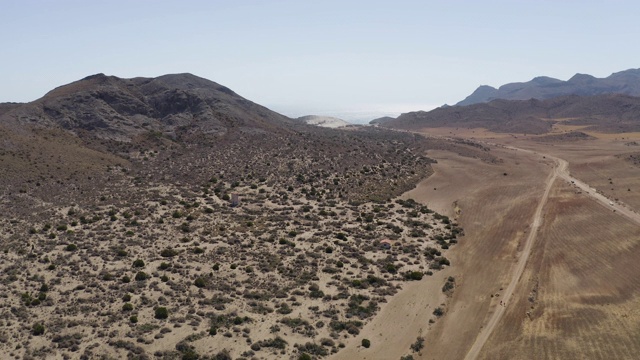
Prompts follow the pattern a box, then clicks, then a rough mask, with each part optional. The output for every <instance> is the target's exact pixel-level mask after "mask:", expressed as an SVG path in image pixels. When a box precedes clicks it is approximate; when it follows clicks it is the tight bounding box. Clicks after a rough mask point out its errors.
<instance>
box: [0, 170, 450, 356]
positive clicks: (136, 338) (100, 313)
mask: <svg viewBox="0 0 640 360" xmlns="http://www.w3.org/2000/svg"><path fill="white" fill-rule="evenodd" d="M114 185H116V187H121V188H126V187H130V186H131V184H127V183H122V184H114ZM208 189H210V191H209V190H208ZM231 192H234V193H239V194H241V204H240V205H239V206H237V207H230V206H229V201H227V200H226V199H227V196H226V195H228V194H229V193H231ZM320 194H321V192H319V191H318V190H315V191H314V189H313V187H312V186H311V185H307V184H306V183H304V182H302V181H301V182H300V183H299V184H298V185H297V186H296V187H295V188H294V189H291V188H283V187H274V186H273V185H269V184H268V183H267V181H266V180H265V181H260V180H259V179H258V180H256V181H255V182H252V183H251V184H230V183H227V182H225V181H224V180H223V179H221V178H216V177H212V178H211V179H210V180H209V181H208V182H206V183H204V184H201V186H200V187H199V188H198V191H197V192H194V191H191V190H189V189H185V188H182V187H180V186H171V185H165V186H158V187H148V188H143V187H140V186H138V187H137V188H136V195H135V198H134V199H131V200H130V201H129V202H128V203H119V204H117V205H116V204H113V203H110V201H108V200H107V199H104V200H103V201H102V202H98V203H97V204H96V205H93V206H90V207H83V206H70V207H64V208H56V207H54V208H50V209H48V212H47V214H48V215H47V216H43V217H42V218H41V219H40V220H39V221H26V220H19V219H17V218H16V219H11V218H7V219H6V220H5V222H4V223H3V228H4V232H3V234H2V236H3V238H4V239H5V241H3V244H2V249H1V250H2V251H3V254H4V255H3V260H2V270H3V271H2V273H3V277H2V283H3V285H4V286H3V288H4V290H3V292H2V294H0V296H2V297H3V298H4V299H5V301H4V302H3V305H2V309H1V313H2V316H1V317H2V318H3V319H4V321H3V324H2V325H3V326H2V332H1V338H0V340H1V341H2V347H3V352H6V353H8V354H9V355H10V356H15V357H23V356H25V357H29V356H34V357H38V356H43V355H45V354H49V355H53V354H56V353H58V354H63V355H65V354H66V356H71V357H75V356H80V355H81V356H85V357H87V358H93V357H98V356H107V355H108V356H115V357H122V356H130V357H131V356H137V357H138V358H144V357H145V354H146V355H147V356H151V355H155V356H156V357H158V356H159V357H161V358H162V357H164V358H172V357H175V356H178V355H179V354H180V353H181V354H182V355H184V354H191V353H193V354H195V353H201V354H203V355H210V356H213V355H215V354H212V353H208V354H207V351H206V350H207V349H206V347H205V344H210V343H211V339H212V338H213V340H215V344H217V346H216V348H217V349H218V350H221V349H222V348H226V349H228V350H229V351H230V352H231V355H232V356H233V357H234V358H237V357H241V356H242V357H247V358H251V357H253V356H256V354H257V355H258V356H261V357H265V356H266V357H270V358H282V357H291V356H298V355H300V354H302V353H310V354H312V355H314V356H324V355H327V354H329V353H331V352H336V351H337V350H338V349H339V347H340V346H341V343H342V341H343V339H344V338H345V337H348V336H353V335H357V334H358V332H359V329H360V328H361V327H362V325H363V324H364V323H365V322H367V321H368V320H369V319H370V318H371V317H372V316H373V315H374V314H375V313H376V312H377V311H378V306H379V305H378V304H380V303H384V302H386V301H387V299H388V298H389V297H390V296H392V295H393V294H395V293H396V292H397V291H398V289H399V288H400V287H401V283H402V282H404V281H410V280H419V279H421V278H422V276H423V275H424V274H427V275H428V274H431V272H432V271H435V270H437V269H440V268H441V267H442V266H443V265H448V264H449V262H448V260H447V259H446V258H445V257H443V256H442V255H441V252H442V251H443V250H445V249H447V248H448V247H449V246H450V245H452V244H454V243H456V242H457V237H458V236H459V235H460V233H461V229H460V228H458V227H457V225H456V224H455V223H452V222H451V221H450V220H449V219H448V218H447V217H444V216H440V215H438V214H435V213H433V212H432V211H431V210H429V209H428V208H426V207H425V206H422V205H419V204H417V203H415V202H413V201H408V200H407V201H405V200H397V201H395V202H382V203H353V202H351V203H349V202H347V201H343V200H339V199H324V198H323V197H322V196H321V195H320ZM25 196H26V195H25ZM382 239H390V240H392V241H393V246H391V248H390V249H388V250H387V249H384V248H382V247H381V245H380V242H379V241H380V240H382ZM162 308H166V310H167V312H168V318H166V319H163V318H161V319H158V314H157V311H158V309H162ZM40 325H42V326H43V330H44V334H38V332H39V331H40V330H36V327H37V326H40ZM163 338H165V339H167V340H169V341H165V340H159V339H163ZM274 339H275V340H274ZM43 340H44V341H43ZM176 344H177V345H176ZM127 354H128V355H127Z"/></svg>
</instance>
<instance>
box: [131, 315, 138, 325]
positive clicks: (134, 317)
mask: <svg viewBox="0 0 640 360" xmlns="http://www.w3.org/2000/svg"><path fill="white" fill-rule="evenodd" d="M129 321H130V322H131V323H132V324H135V323H137V322H138V317H137V316H135V315H131V316H130V317H129Z"/></svg>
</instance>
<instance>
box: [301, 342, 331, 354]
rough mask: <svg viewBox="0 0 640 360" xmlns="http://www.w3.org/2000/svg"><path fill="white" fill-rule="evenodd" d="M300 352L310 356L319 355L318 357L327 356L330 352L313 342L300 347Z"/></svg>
mask: <svg viewBox="0 0 640 360" xmlns="http://www.w3.org/2000/svg"><path fill="white" fill-rule="evenodd" d="M298 351H303V352H305V353H308V354H312V355H317V356H327V355H328V352H327V349H325V348H324V347H323V346H322V345H318V344H314V343H311V342H308V343H305V344H304V345H298Z"/></svg>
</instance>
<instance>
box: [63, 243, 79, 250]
mask: <svg viewBox="0 0 640 360" xmlns="http://www.w3.org/2000/svg"><path fill="white" fill-rule="evenodd" d="M64 249H65V250H67V251H76V250H78V245H76V244H68V245H67V247H65V248H64Z"/></svg>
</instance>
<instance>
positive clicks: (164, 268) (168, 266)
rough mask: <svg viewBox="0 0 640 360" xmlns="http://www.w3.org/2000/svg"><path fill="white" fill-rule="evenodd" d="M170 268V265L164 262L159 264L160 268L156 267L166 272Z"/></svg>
mask: <svg viewBox="0 0 640 360" xmlns="http://www.w3.org/2000/svg"><path fill="white" fill-rule="evenodd" d="M170 267H171V264H168V263H166V262H161V263H160V266H159V267H158V268H159V269H160V270H167V269H168V268H170Z"/></svg>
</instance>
